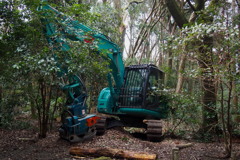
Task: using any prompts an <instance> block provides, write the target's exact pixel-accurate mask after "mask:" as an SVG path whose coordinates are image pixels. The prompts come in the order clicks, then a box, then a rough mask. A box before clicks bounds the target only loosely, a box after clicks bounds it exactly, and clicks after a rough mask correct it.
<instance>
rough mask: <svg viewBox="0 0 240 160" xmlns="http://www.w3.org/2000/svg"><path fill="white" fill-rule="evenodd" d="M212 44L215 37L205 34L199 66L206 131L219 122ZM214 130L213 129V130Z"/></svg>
mask: <svg viewBox="0 0 240 160" xmlns="http://www.w3.org/2000/svg"><path fill="white" fill-rule="evenodd" d="M212 46H213V38H212V37H208V36H205V37H204V38H203V44H202V47H200V48H199V53H200V55H199V61H198V63H199V67H200V69H201V70H202V90H203V96H202V103H203V108H202V112H203V123H202V129H203V132H204V133H206V132H207V131H210V130H211V129H215V127H213V126H216V124H217V123H218V117H217V112H216V111H215V110H216V101H217V96H216V87H215V86H216V85H215V80H214V71H213V68H212ZM212 131H213V130H212Z"/></svg>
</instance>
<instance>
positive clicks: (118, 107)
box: [39, 0, 168, 142]
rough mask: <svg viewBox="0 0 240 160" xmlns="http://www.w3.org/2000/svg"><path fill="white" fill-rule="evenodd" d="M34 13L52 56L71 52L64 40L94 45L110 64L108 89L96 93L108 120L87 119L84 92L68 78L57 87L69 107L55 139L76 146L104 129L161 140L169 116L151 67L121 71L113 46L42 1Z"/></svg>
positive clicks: (119, 55) (160, 74)
mask: <svg viewBox="0 0 240 160" xmlns="http://www.w3.org/2000/svg"><path fill="white" fill-rule="evenodd" d="M39 11H40V12H41V13H42V15H43V16H42V17H43V18H42V24H43V25H44V33H45V36H46V38H47V40H48V43H49V45H50V46H52V47H53V48H54V49H55V50H62V51H64V52H66V53H68V51H69V50H70V48H71V47H70V45H69V44H68V43H67V41H68V40H71V41H79V42H83V43H88V44H89V45H91V44H93V43H94V44H96V45H95V46H94V47H95V50H97V52H96V54H99V53H103V54H104V55H105V56H107V58H108V59H109V60H110V64H109V68H110V69H111V72H110V73H109V74H108V76H107V81H108V87H106V88H104V89H102V91H101V92H100V94H99V97H98V104H97V111H98V113H100V114H101V115H107V116H96V115H94V114H87V113H86V112H87V105H86V98H87V93H86V87H85V85H84V83H83V81H82V80H81V79H80V78H79V76H77V75H72V76H69V77H68V79H69V80H68V81H69V84H67V85H65V86H64V87H62V88H63V90H65V91H66V92H67V96H68V101H67V110H66V111H64V113H63V116H62V126H61V127H60V129H59V133H60V137H62V138H64V139H67V140H69V141H71V142H79V141H83V140H85V139H88V138H91V137H93V136H94V135H95V134H98V135H101V134H104V132H105V131H106V129H108V128H111V127H115V126H127V127H138V128H145V129H146V134H147V138H148V140H149V141H159V140H161V138H162V123H161V120H162V119H164V118H167V116H168V105H167V100H166V98H165V97H164V95H162V94H161V93H162V91H163V78H164V73H163V72H162V71H161V70H159V69H158V68H157V67H156V66H155V65H153V64H142V65H130V66H128V67H124V63H123V58H122V51H121V49H120V47H119V46H118V45H117V44H115V43H114V42H112V41H111V40H110V39H109V38H108V37H107V36H105V35H103V34H101V33H98V32H96V31H94V30H92V29H90V28H89V27H87V26H85V25H83V24H81V23H79V22H78V21H76V20H73V19H71V17H69V16H66V15H64V14H63V13H61V12H59V11H58V10H56V9H55V8H53V7H51V6H50V5H49V4H48V2H47V0H42V3H41V6H40V7H39ZM55 17H57V18H55ZM59 46H60V47H59ZM79 54H81V53H79ZM101 55H102V54H99V56H101ZM60 66H61V65H60ZM62 72H66V73H67V68H63V69H62ZM109 116H113V117H115V118H109Z"/></svg>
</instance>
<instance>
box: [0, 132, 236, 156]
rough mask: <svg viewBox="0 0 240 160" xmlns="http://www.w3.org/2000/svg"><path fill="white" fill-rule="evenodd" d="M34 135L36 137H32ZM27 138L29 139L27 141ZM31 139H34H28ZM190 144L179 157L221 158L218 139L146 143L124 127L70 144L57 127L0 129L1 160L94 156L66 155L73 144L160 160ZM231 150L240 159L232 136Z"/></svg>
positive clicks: (171, 140) (222, 149) (222, 146)
mask: <svg viewBox="0 0 240 160" xmlns="http://www.w3.org/2000/svg"><path fill="white" fill-rule="evenodd" d="M34 137H35V138H34ZM27 138H30V140H28V139H27ZM31 138H33V139H31ZM186 143H192V144H193V145H192V146H191V147H188V148H185V149H182V150H180V152H179V157H180V159H181V160H217V159H222V158H221V157H223V151H224V144H223V143H221V142H211V143H203V142H197V141H194V140H191V141H190V140H182V139H170V138H165V139H164V140H162V141H161V142H148V141H147V140H146V137H144V135H141V136H140V135H137V136H136V135H133V134H130V133H128V132H126V131H125V130H123V129H120V128H115V129H110V130H107V131H106V133H105V134H104V135H102V136H96V137H94V138H93V139H92V140H89V141H86V142H83V143H75V144H70V143H69V142H68V141H65V140H62V139H60V138H59V136H58V132H57V129H56V130H55V131H53V132H51V133H48V136H47V138H44V139H38V138H37V133H36V131H33V130H6V129H0V159H1V160H22V159H24V160H34V159H35V160H75V159H84V160H85V159H86V160H88V159H94V158H91V157H78V158H77V157H74V156H72V155H70V154H69V149H70V148H71V147H73V146H79V147H83V148H105V147H108V148H114V149H123V150H128V151H135V152H147V153H154V154H157V155H158V159H159V160H171V155H172V148H174V147H175V146H176V145H177V144H186ZM233 152H234V153H235V154H236V155H237V158H236V159H240V139H234V143H233Z"/></svg>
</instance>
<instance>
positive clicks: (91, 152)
mask: <svg viewBox="0 0 240 160" xmlns="http://www.w3.org/2000/svg"><path fill="white" fill-rule="evenodd" d="M69 153H70V154H71V155H77V156H90V157H100V156H105V157H112V158H122V159H123V158H125V159H132V160H156V159H157V155H156V154H149V153H139V152H132V151H125V150H120V149H112V148H89V149H85V148H81V147H71V148H70V150H69Z"/></svg>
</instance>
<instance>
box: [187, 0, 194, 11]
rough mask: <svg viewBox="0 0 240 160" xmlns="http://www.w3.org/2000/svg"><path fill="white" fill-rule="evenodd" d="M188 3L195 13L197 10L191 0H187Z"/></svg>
mask: <svg viewBox="0 0 240 160" xmlns="http://www.w3.org/2000/svg"><path fill="white" fill-rule="evenodd" d="M187 3H188V5H189V6H190V7H191V9H192V10H193V11H194V12H195V11H196V9H195V7H194V6H193V5H192V3H191V2H190V0H187Z"/></svg>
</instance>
